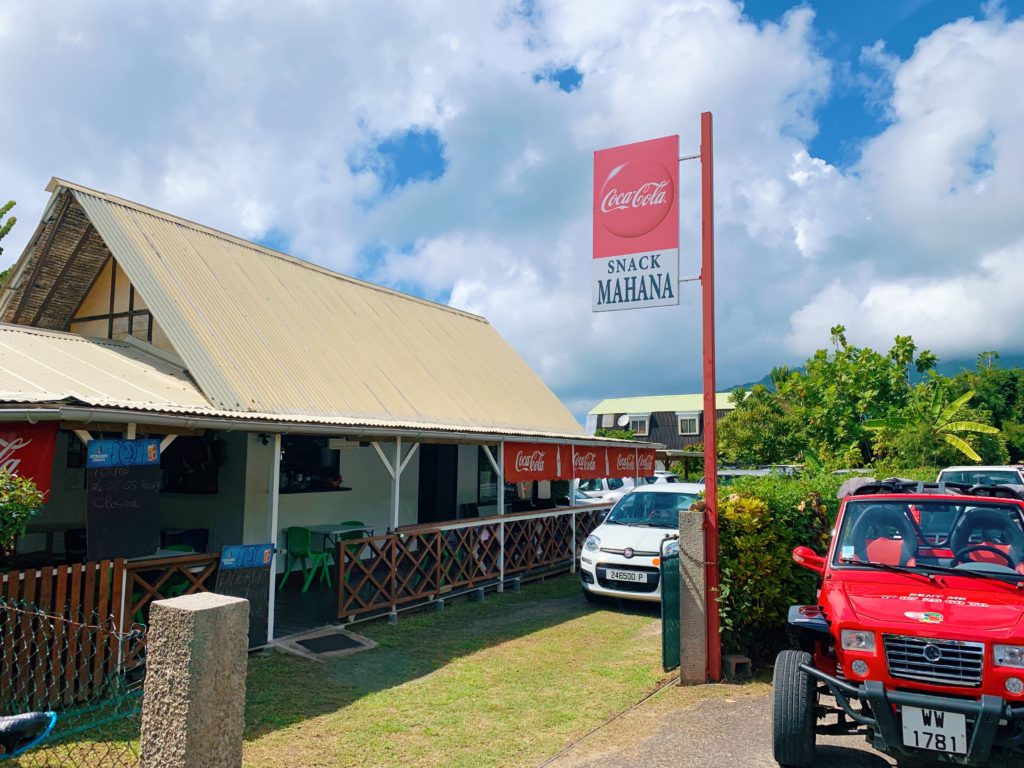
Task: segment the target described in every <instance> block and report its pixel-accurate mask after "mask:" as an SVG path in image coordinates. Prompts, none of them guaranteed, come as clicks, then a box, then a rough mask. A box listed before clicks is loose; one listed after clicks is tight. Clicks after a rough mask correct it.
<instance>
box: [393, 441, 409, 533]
mask: <svg viewBox="0 0 1024 768" xmlns="http://www.w3.org/2000/svg"><path fill="white" fill-rule="evenodd" d="M409 455H410V456H411V455H412V454H411V453H410V454H409ZM401 487H402V438H401V437H396V438H395V468H394V472H392V473H391V530H392V531H397V530H398V502H399V495H400V493H401Z"/></svg>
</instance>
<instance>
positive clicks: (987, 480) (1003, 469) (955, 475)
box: [935, 465, 1024, 485]
mask: <svg viewBox="0 0 1024 768" xmlns="http://www.w3.org/2000/svg"><path fill="white" fill-rule="evenodd" d="M935 482H937V483H965V484H967V485H1024V466H1019V465H1005V466H991V467H979V466H977V465H974V466H969V467H946V468H945V469H944V470H942V471H941V472H939V476H938V478H936V480H935Z"/></svg>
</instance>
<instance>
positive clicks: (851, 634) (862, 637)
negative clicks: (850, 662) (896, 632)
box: [839, 629, 875, 653]
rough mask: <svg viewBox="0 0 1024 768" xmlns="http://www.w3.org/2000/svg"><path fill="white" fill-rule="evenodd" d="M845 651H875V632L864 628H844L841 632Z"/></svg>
mask: <svg viewBox="0 0 1024 768" xmlns="http://www.w3.org/2000/svg"><path fill="white" fill-rule="evenodd" d="M839 636H840V640H841V642H842V645H843V650H844V651H866V652H868V653H874V652H875V633H874V632H867V631H865V630H863V629H844V630H843V631H842V632H840V633H839Z"/></svg>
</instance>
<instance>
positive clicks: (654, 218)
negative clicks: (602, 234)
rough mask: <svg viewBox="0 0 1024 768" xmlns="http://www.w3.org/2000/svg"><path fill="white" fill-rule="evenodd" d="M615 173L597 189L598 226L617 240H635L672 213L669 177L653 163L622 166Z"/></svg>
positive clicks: (671, 191)
mask: <svg viewBox="0 0 1024 768" xmlns="http://www.w3.org/2000/svg"><path fill="white" fill-rule="evenodd" d="M645 166H646V167H645ZM616 171H617V172H618V173H617V174H616V175H614V176H612V177H610V178H609V179H608V180H607V181H605V188H604V189H602V190H601V216H600V221H601V225H602V226H603V227H605V228H606V229H607V230H609V231H610V232H612V233H613V234H616V235H618V236H619V237H639V236H640V235H643V234H646V233H648V232H650V231H651V230H652V229H654V228H655V227H656V226H658V225H659V224H660V223H661V222H662V221H663V220H664V218H665V217H666V216H667V215H668V212H669V211H670V210H672V202H673V201H674V200H675V189H674V188H673V186H672V178H671V177H670V176H669V175H668V170H667V169H665V168H662V167H661V166H660V165H658V164H656V163H655V164H651V163H626V164H624V165H621V166H619V168H617V169H616ZM623 176H625V178H623ZM659 177H660V178H659Z"/></svg>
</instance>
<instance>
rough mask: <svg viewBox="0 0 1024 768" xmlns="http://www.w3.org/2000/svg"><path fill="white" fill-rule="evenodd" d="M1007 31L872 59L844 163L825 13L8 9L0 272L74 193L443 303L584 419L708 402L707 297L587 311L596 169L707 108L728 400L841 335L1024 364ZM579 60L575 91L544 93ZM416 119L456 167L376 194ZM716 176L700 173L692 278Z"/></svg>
mask: <svg viewBox="0 0 1024 768" xmlns="http://www.w3.org/2000/svg"><path fill="white" fill-rule="evenodd" d="M998 11H999V8H998V6H993V8H991V9H989V12H988V16H987V17H985V18H981V19H979V20H972V19H964V20H961V21H959V22H956V23H955V24H951V25H948V26H946V27H944V28H942V29H939V30H937V31H935V32H934V33H933V34H931V35H930V36H929V37H927V38H926V39H924V40H922V41H920V42H919V44H918V46H917V47H916V49H915V51H914V53H913V55H912V56H911V57H910V58H909V59H908V60H906V61H899V60H898V59H897V58H896V57H894V56H893V55H892V54H890V53H888V52H887V51H886V49H885V46H884V43H883V42H880V43H878V44H876V45H874V46H871V47H868V48H866V49H865V50H864V51H863V52H862V54H861V59H862V63H870V64H873V65H874V66H876V67H877V68H879V71H881V72H882V77H883V80H884V82H882V81H880V84H879V88H878V90H877V92H876V96H877V98H878V99H880V100H881V102H882V103H881V108H883V109H884V111H885V113H886V114H887V115H889V117H890V118H891V121H892V122H891V125H889V126H888V127H887V128H886V129H885V130H884V131H883V132H882V133H880V135H878V136H876V137H873V138H872V139H871V140H870V141H868V142H867V143H866V145H865V147H864V152H863V156H862V158H861V160H860V162H858V163H857V164H856V165H855V166H854V167H853V168H849V169H840V168H836V167H833V166H831V165H829V164H828V163H827V162H825V161H824V160H822V159H821V158H817V157H814V156H813V155H812V154H811V152H810V151H809V149H808V143H809V141H810V139H811V138H812V137H813V136H814V134H815V131H816V130H817V126H816V123H815V111H816V110H817V109H818V108H819V107H820V106H821V105H822V103H823V102H824V101H825V100H826V99H827V97H828V94H829V90H830V88H831V85H832V79H833V77H834V76H838V75H836V74H835V70H836V69H837V68H836V66H835V65H834V64H833V62H830V61H828V60H827V59H826V58H824V57H823V55H822V54H821V53H820V52H819V51H818V50H817V49H816V47H815V43H814V40H815V32H814V28H813V24H814V19H813V14H812V12H811V11H810V10H808V9H807V8H799V9H796V10H794V11H791V12H790V13H788V14H787V15H786V16H785V17H784V18H783V19H782V21H781V22H780V23H779V24H763V25H758V24H755V23H752V22H751V21H750V20H749V19H747V18H746V17H744V16H743V15H742V12H741V10H740V8H739V6H738V5H737V4H734V3H731V2H728V0H670V1H666V2H648V3H641V2H636V1H635V0H605V1H604V2H602V3H600V4H599V5H595V4H594V3H592V2H589V0H562V1H559V2H555V1H554V0H550V1H547V2H545V1H543V0H542V1H540V2H537V3H535V4H532V6H531V11H530V12H529V13H525V12H523V10H522V8H521V7H519V6H518V5H516V4H513V3H512V2H510V1H509V0H492V2H463V3H458V4H454V5H453V4H452V3H450V2H447V1H442V0H418V1H417V2H400V0H389V1H387V2H384V1H383V0H382V2H377V3H373V4H370V5H352V4H346V5H345V6H343V7H342V6H339V5H337V4H333V3H326V2H317V1H315V0H306V1H304V2H298V1H296V2H280V3H275V4H258V5H254V4H251V3H241V2H234V1H231V0H218V2H216V3H214V4H206V5H203V6H197V7H192V6H189V7H188V8H185V7H183V6H177V5H174V4H146V5H139V4H137V3H133V2H130V0H120V2H110V3H105V4H102V5H99V6H97V5H95V4H85V3H81V2H75V1H74V0H62V1H61V2H55V3H53V4H51V5H50V6H48V7H47V10H46V11H45V12H44V11H42V10H40V9H38V8H35V7H34V6H33V5H31V4H17V3H11V4H3V5H2V6H0V39H2V40H3V45H2V46H0V71H3V72H4V73H5V74H4V76H5V109H4V110H3V111H2V112H0V135H3V136H4V145H3V147H2V148H0V169H2V171H3V173H2V174H0V195H3V196H5V198H6V197H14V198H15V199H17V200H18V202H19V205H18V209H17V213H18V215H19V217H20V218H21V220H22V221H21V222H19V224H18V226H17V227H16V228H15V230H14V232H13V233H12V235H11V236H10V237H8V238H7V239H5V241H4V245H5V246H6V247H5V257H6V258H7V259H8V260H10V259H13V258H15V257H16V256H17V255H18V252H19V251H20V247H21V245H22V244H23V243H24V242H25V240H26V239H27V238H28V237H29V235H30V234H31V231H32V229H33V225H34V221H33V219H34V218H35V217H36V216H37V214H38V212H39V211H41V210H42V206H43V203H44V201H45V194H44V193H43V191H42V187H43V186H44V185H45V183H46V181H47V179H48V178H49V177H50V176H51V175H54V174H56V175H62V176H66V177H68V178H71V179H74V180H76V181H80V182H82V183H85V184H90V185H93V186H96V187H99V188H101V189H104V190H106V191H109V192H112V193H115V194H120V195H124V196H127V197H130V198H133V199H137V200H140V201H142V202H145V203H148V204H151V205H155V206H157V207H161V208H164V209H166V210H170V211H172V212H174V213H176V214H178V215H182V216H187V217H190V218H193V219H196V220H199V221H202V222H204V223H207V224H210V225H211V226H215V227H219V228H222V229H226V230H228V231H233V232H237V233H239V234H241V235H243V236H246V237H250V238H259V237H261V236H264V235H267V234H268V233H270V232H273V233H275V235H276V234H278V233H280V234H282V235H284V236H285V237H287V238H289V239H290V241H291V247H290V250H291V251H292V252H293V253H295V254H296V255H298V256H302V257H304V258H309V259H311V260H314V261H317V262H320V263H323V264H326V265H327V266H331V267H334V268H337V269H340V270H342V271H348V272H361V276H364V277H369V278H371V279H379V280H383V281H387V282H391V283H393V284H397V285H400V286H401V287H403V288H412V289H415V290H421V291H423V292H424V293H426V294H428V295H431V296H437V295H450V296H451V302H452V303H453V304H455V305H458V306H463V307H466V308H468V309H471V310H473V311H477V312H480V313H482V314H484V315H486V316H487V317H488V318H489V319H490V320H491V322H492V323H493V324H494V325H495V326H496V327H497V328H498V330H499V331H500V332H501V333H502V334H503V335H504V336H505V337H506V338H507V339H508V340H509V341H510V342H511V343H512V345H513V346H514V347H515V348H516V349H517V350H519V351H520V352H521V353H522V354H523V355H524V356H526V357H527V359H528V360H529V361H530V362H531V363H532V364H533V365H534V366H535V367H536V368H537V370H538V371H539V372H540V373H541V374H542V376H544V377H545V379H546V380H547V381H548V383H549V384H551V385H552V386H553V387H554V388H555V390H556V392H557V393H558V394H559V395H560V396H562V397H563V399H564V400H565V401H566V402H569V403H572V404H574V407H580V406H581V404H584V405H585V404H586V403H588V402H590V403H592V402H594V401H596V400H597V399H600V398H602V397H605V396H613V395H627V394H653V393H658V392H670V391H696V390H697V389H698V388H699V371H700V365H699V360H700V343H699V331H700V329H699V314H700V313H699V307H698V305H697V302H698V295H699V294H698V287H697V284H695V283H689V284H686V285H684V286H683V287H682V290H681V294H682V302H683V306H681V307H679V308H672V309H658V310H647V311H642V312H620V313H611V314H603V315H593V314H591V312H590V307H589V285H588V274H589V266H590V264H589V259H590V207H591V201H590V186H591V158H592V155H591V153H592V151H593V150H594V149H595V148H598V147H604V146H612V145H615V144H620V143H626V142H630V141H636V140H640V139H644V138H651V137H654V136H659V135H666V134H671V133H679V134H680V135H681V145H682V149H683V150H684V151H686V152H691V151H696V149H697V145H698V142H699V136H698V115H699V113H700V112H701V111H702V110H706V109H710V110H711V111H713V112H714V115H715V130H716V134H715V149H716V166H715V170H716V179H715V183H716V195H717V201H716V203H717V205H716V216H717V223H718V232H717V235H718V242H717V248H718V250H717V257H718V264H717V273H718V309H719V312H718V348H719V363H720V372H719V380H720V383H722V384H723V385H725V384H733V383H737V382H740V381H744V380H749V379H756V378H759V377H760V376H761V375H763V373H764V372H765V371H767V370H768V369H769V368H770V367H771V366H772V365H774V364H777V363H781V362H793V361H794V359H795V360H797V361H798V360H799V359H800V358H799V356H801V355H804V354H805V353H807V352H809V351H811V350H812V349H813V348H815V347H818V346H821V345H822V344H824V343H825V342H826V341H827V331H828V328H829V327H830V326H831V325H834V324H835V323H837V322H844V323H845V324H846V325H847V326H848V327H850V328H851V329H856V332H857V333H859V334H862V335H863V336H864V337H865V338H867V339H871V340H873V341H877V343H878V344H879V345H881V346H885V345H886V344H887V342H888V339H891V337H892V336H893V335H895V334H896V333H901V334H903V333H913V334H914V335H915V339H916V340H917V341H918V342H919V343H920V344H921V345H922V346H930V347H932V348H933V349H935V350H936V351H937V352H939V353H940V354H952V353H953V352H959V351H964V352H966V353H971V354H973V352H974V351H975V347H981V348H995V347H999V346H1002V347H1003V351H1004V352H1008V351H1014V350H1015V349H1016V350H1020V349H1021V348H1022V347H1024V342H1021V341H1019V340H1018V339H1017V338H1016V337H1015V336H1014V334H1012V333H1010V332H1008V331H1005V330H1003V329H1004V328H1006V327H1011V326H1010V325H1009V324H1007V325H1005V326H999V327H996V326H997V325H998V324H997V323H994V322H993V320H992V318H991V312H990V311H988V310H983V309H982V308H985V307H991V306H993V303H992V301H990V298H989V297H991V296H992V295H994V294H991V293H990V294H985V292H984V291H983V290H982V287H983V285H984V283H985V281H986V280H998V277H999V276H1000V275H1005V274H1006V273H1009V274H1010V275H1015V272H1019V269H1018V270H1016V271H1015V270H1013V269H1010V267H1012V266H1013V264H1012V260H1013V259H1015V258H1017V259H1019V257H1020V256H1021V254H1022V251H1021V246H1020V245H1019V244H1020V242H1021V241H1022V239H1024V224H1022V223H1021V221H1020V217H1019V213H1018V209H1019V200H1020V199H1021V198H1022V193H1024V176H1022V175H1021V174H1020V170H1019V169H1020V168H1022V167H1024V156H1022V155H1024V135H1022V133H1024V127H1022V126H1024V120H1022V118H1024V114H1022V112H1024V102H1022V101H1021V100H1020V99H1019V98H1017V95H1016V88H1017V84H1018V83H1020V82H1021V81H1022V79H1024V78H1022V76H1024V71H1022V70H1024V56H1022V55H1021V51H1024V24H1022V23H1021V22H1007V21H1006V20H1005V18H1004V15H1003V14H1002V13H1001V12H998ZM14 31H16V34H14ZM566 63H572V64H573V65H574V66H575V67H576V68H577V69H578V70H579V72H580V73H581V74H582V76H583V81H582V83H581V85H580V87H579V88H578V89H576V90H574V91H573V92H572V93H564V92H561V91H559V90H558V89H557V88H555V87H554V86H553V85H552V84H551V83H550V82H541V83H535V82H534V81H533V74H534V73H535V72H539V71H547V70H549V69H551V68H552V67H559V66H565V65H566ZM408 130H417V131H426V130H429V131H436V132H437V134H438V136H439V137H440V139H441V141H442V142H443V143H444V153H445V159H446V161H447V163H448V165H447V168H446V171H445V173H444V175H443V176H442V177H441V178H440V179H438V180H437V181H433V182H422V181H421V182H413V183H410V184H407V185H405V186H402V187H400V188H398V189H395V190H393V191H391V192H389V193H388V194H387V195H382V193H381V190H382V188H383V186H382V180H381V178H380V177H378V176H377V175H376V173H375V169H378V168H380V167H381V163H379V162H374V160H375V158H374V152H375V147H376V146H377V144H378V143H379V142H380V141H381V140H383V139H385V138H387V137H391V136H394V135H396V134H400V133H402V132H404V131H408ZM378 159H379V158H378ZM698 170H699V168H698V167H697V164H696V163H688V164H684V166H683V168H682V177H681V193H682V202H683V205H682V210H683V218H682V222H681V224H682V269H681V272H682V274H684V275H694V274H696V273H697V271H698V264H697V262H698V258H699V241H698V238H699V226H700V217H699V207H698V189H699V185H698V175H697V174H698ZM368 250H372V251H373V252H383V253H384V257H383V259H374V260H367V259H365V258H364V255H365V253H366V252H367V251H368ZM1007 260H1009V261H1007ZM1011 281H1012V277H1011V278H1009V279H1004V280H1003V281H1002V284H1001V285H1000V286H998V289H997V290H998V295H999V296H1000V297H1001V298H1005V299H1006V300H1009V296H1008V295H1004V287H1005V286H1006V285H1009V284H1011ZM958 286H970V290H960V289H959V288H958ZM954 300H955V301H956V302H957V304H958V308H957V309H956V310H955V311H952V310H951V311H950V312H946V313H943V312H941V311H939V310H937V309H935V307H936V306H941V305H943V303H944V302H950V301H954ZM1017 304H1020V302H1017ZM1001 311H1002V312H1003V314H1004V315H1008V316H1013V317H1017V321H1018V325H1019V319H1020V318H1019V317H1018V316H1016V315H1014V313H1015V312H1016V309H1014V308H1004V309H1001ZM925 318H927V319H925ZM947 318H955V319H956V322H955V327H953V325H951V323H952V322H953V321H952V320H949V322H947V321H946V320H947ZM852 332H853V331H851V333H852ZM919 336H920V338H918V337H919ZM584 410H585V408H584Z"/></svg>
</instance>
